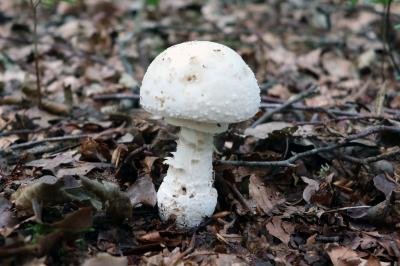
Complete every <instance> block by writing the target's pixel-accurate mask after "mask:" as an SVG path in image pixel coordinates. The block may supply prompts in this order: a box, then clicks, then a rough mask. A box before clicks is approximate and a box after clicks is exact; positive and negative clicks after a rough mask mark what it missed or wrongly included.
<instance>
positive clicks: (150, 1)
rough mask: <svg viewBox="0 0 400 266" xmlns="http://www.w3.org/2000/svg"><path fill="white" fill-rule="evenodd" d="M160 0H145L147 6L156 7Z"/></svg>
mask: <svg viewBox="0 0 400 266" xmlns="http://www.w3.org/2000/svg"><path fill="white" fill-rule="evenodd" d="M159 3H160V0H146V5H148V6H158V4H159Z"/></svg>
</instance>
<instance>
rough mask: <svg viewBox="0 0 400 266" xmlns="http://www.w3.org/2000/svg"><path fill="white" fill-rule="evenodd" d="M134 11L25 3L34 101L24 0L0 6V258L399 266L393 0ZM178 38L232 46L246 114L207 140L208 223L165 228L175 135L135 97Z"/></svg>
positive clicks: (167, 3) (136, 7)
mask: <svg viewBox="0 0 400 266" xmlns="http://www.w3.org/2000/svg"><path fill="white" fill-rule="evenodd" d="M143 2H146V5H143V4H142V1H128V0H119V1H103V0H101V1H100V0H84V1H83V0H82V1H75V2H74V3H65V2H60V3H57V4H54V5H52V6H44V5H43V4H40V5H39V6H38V7H37V12H38V13H37V17H38V19H37V36H38V38H37V40H38V54H39V56H38V63H39V70H40V77H41V80H40V84H41V88H42V89H41V90H42V93H41V94H42V97H39V94H38V92H37V87H36V86H37V83H36V82H37V80H36V75H35V53H34V39H35V38H34V36H35V35H34V24H35V23H34V21H33V18H32V8H31V7H30V5H29V1H1V2H0V264H1V265H79V264H84V265H127V264H130V265H138V264H139V265H233V264H235V265H343V266H345V265H369V266H372V265H373V266H375V265H399V263H400V240H399V239H400V238H399V227H400V186H399V180H400V165H399V158H400V148H399V144H400V110H399V107H400V90H399V88H400V86H399V81H398V79H397V80H396V78H399V76H400V73H399V72H398V70H399V69H398V65H397V64H400V57H399V56H400V55H399V53H398V52H399V50H398V49H397V51H396V50H395V49H393V47H397V48H398V47H400V38H399V34H398V29H396V27H395V25H396V24H399V23H400V4H397V3H393V4H392V5H391V9H390V10H389V12H390V13H387V12H386V13H385V9H384V8H383V7H382V6H380V5H367V4H365V3H359V4H357V5H355V6H351V5H350V4H349V3H348V2H350V1H338V0H330V1H328V0H324V1H308V0H296V1H295V0H291V1H279V0H278V1H273V0H270V1H266V2H267V4H266V3H257V1H253V2H252V1H172V0H161V1H160V3H159V5H158V6H157V5H153V4H152V3H156V2H157V1H143ZM260 2H262V1H260ZM386 11H387V9H386ZM388 14H390V16H388ZM396 30H397V35H396ZM188 40H211V41H216V42H220V43H223V44H226V45H228V46H230V47H231V48H233V49H234V50H236V51H237V52H238V53H239V54H240V55H241V56H242V57H243V59H244V60H245V61H246V62H247V63H248V64H249V66H250V67H251V68H252V69H253V71H254V72H255V74H256V77H257V79H258V82H259V84H260V87H261V98H262V103H261V107H262V108H261V110H260V112H259V113H258V114H257V115H256V116H255V117H254V118H253V119H251V120H249V121H246V122H243V123H240V124H236V125H232V126H231V127H230V129H229V130H228V131H227V132H225V133H222V134H220V135H218V136H217V137H216V139H215V153H214V162H215V163H214V171H215V187H216V189H217V191H218V194H219V198H218V204H217V208H216V211H215V214H214V216H213V217H210V218H209V219H206V220H205V221H204V223H203V224H201V225H200V226H199V227H198V228H195V229H192V230H182V229H178V228H176V227H175V226H174V223H173V221H168V222H162V221H161V220H160V219H159V217H158V212H157V207H156V191H157V189H158V187H159V185H160V183H161V182H162V179H163V177H164V176H165V174H166V170H167V166H166V165H164V164H163V160H164V158H166V157H167V156H170V154H171V152H172V151H174V149H175V146H176V144H175V140H176V133H177V132H178V129H177V128H175V127H172V126H169V125H167V124H166V123H165V122H164V121H162V120H158V119H155V118H154V117H152V116H151V115H149V114H148V113H146V112H145V111H144V110H142V109H141V108H140V106H139V88H140V82H141V80H142V78H143V75H144V73H145V71H146V68H147V66H148V65H149V63H150V62H151V60H152V59H153V58H154V57H155V56H156V55H157V54H159V53H160V52H161V51H162V50H164V49H166V48H167V47H169V46H171V45H173V44H176V43H180V42H184V41H188ZM39 98H41V108H38V106H39Z"/></svg>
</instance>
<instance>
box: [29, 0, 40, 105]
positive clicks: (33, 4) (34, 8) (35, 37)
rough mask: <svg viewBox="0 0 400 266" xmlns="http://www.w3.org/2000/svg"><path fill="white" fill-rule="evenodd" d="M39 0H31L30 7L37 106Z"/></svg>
mask: <svg viewBox="0 0 400 266" xmlns="http://www.w3.org/2000/svg"><path fill="white" fill-rule="evenodd" d="M40 2H41V0H38V1H36V2H35V1H34V0H31V8H32V15H33V49H34V55H35V72H36V89H37V94H38V95H37V96H38V106H39V108H40V107H41V106H42V87H41V81H40V66H39V52H38V33H37V20H38V18H37V8H38V6H39V4H40Z"/></svg>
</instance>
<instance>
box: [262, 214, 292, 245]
mask: <svg viewBox="0 0 400 266" xmlns="http://www.w3.org/2000/svg"><path fill="white" fill-rule="evenodd" d="M266 228H267V231H268V233H269V234H271V235H273V236H274V237H276V238H278V239H279V240H280V241H282V243H284V244H285V245H288V244H289V242H290V236H291V234H293V233H294V229H295V228H294V225H293V224H291V223H289V222H285V221H282V219H281V218H280V217H278V216H274V217H272V219H271V220H270V221H269V222H268V223H267V225H266Z"/></svg>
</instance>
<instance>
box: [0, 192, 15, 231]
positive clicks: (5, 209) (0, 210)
mask: <svg viewBox="0 0 400 266" xmlns="http://www.w3.org/2000/svg"><path fill="white" fill-rule="evenodd" d="M11 206H12V205H11V202H9V201H8V200H7V199H5V198H3V197H2V196H0V229H2V228H11V227H13V226H14V225H16V224H17V219H16V218H15V217H14V215H13V212H12V211H11Z"/></svg>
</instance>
